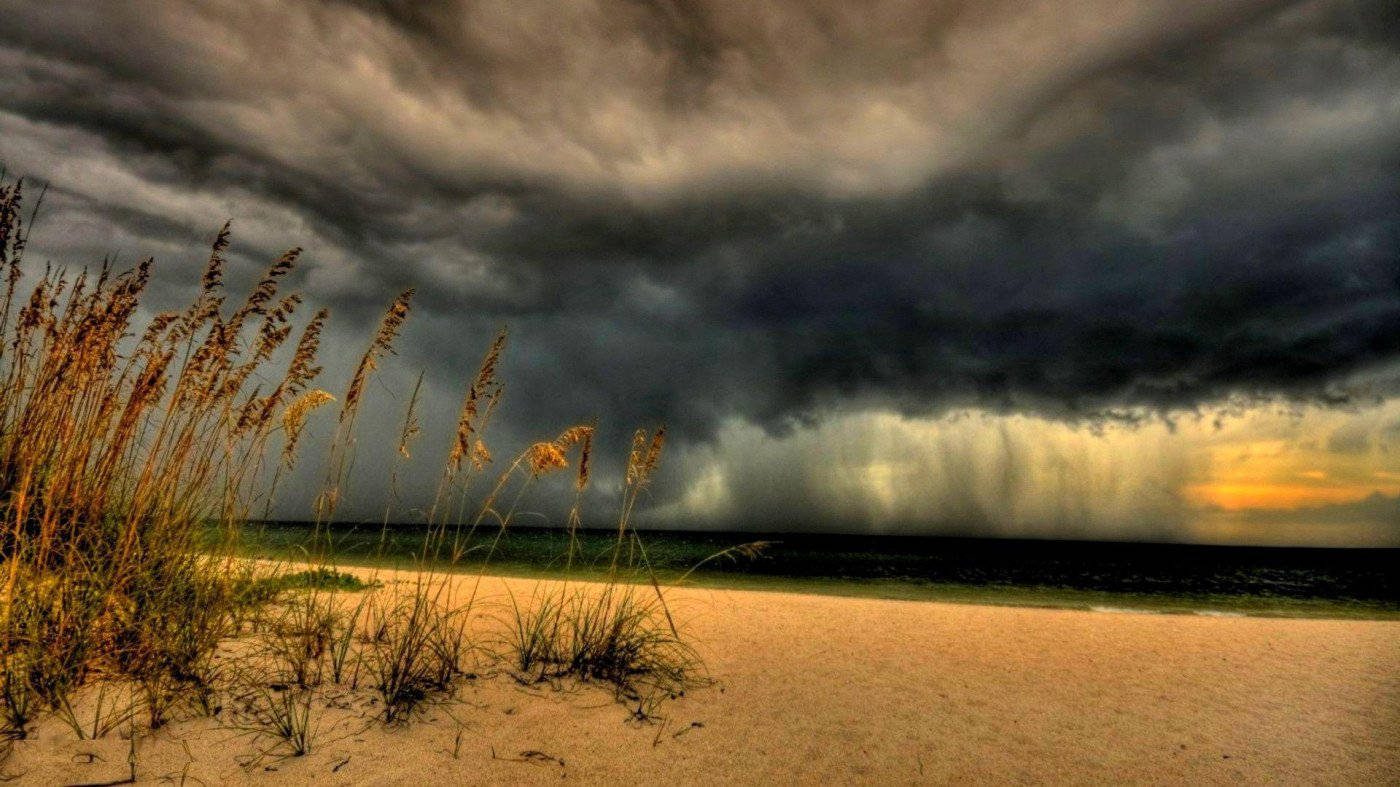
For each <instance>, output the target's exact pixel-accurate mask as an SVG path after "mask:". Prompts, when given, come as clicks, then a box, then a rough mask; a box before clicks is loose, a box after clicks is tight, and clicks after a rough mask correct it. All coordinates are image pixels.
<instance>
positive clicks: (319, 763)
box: [4, 578, 1400, 784]
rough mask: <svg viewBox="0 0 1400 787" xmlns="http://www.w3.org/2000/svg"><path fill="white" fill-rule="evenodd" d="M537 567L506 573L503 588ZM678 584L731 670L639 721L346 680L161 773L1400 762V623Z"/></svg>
mask: <svg viewBox="0 0 1400 787" xmlns="http://www.w3.org/2000/svg"><path fill="white" fill-rule="evenodd" d="M400 579H401V578H400ZM393 581H394V580H391V584H390V588H392V587H393V584H392V582H393ZM534 584H535V583H534V581H532V580H520V579H510V580H503V579H494V578H488V579H487V580H486V581H485V583H484V584H483V588H482V592H483V593H484V594H485V595H486V596H487V597H493V598H497V599H499V598H500V597H501V595H502V594H503V592H504V591H505V589H506V588H507V587H509V588H512V589H514V590H515V592H517V593H521V592H525V593H528V592H529V590H530V589H531V587H532V586H534ZM381 592H383V591H381ZM670 593H671V597H672V599H673V603H674V605H675V608H676V610H677V611H678V614H679V617H680V618H681V619H682V620H683V621H684V624H685V625H686V626H687V628H688V629H689V631H690V632H691V634H692V635H693V636H694V637H695V639H696V641H697V643H698V646H699V648H700V650H701V652H702V653H703V655H704V657H705V659H706V663H707V666H708V669H709V671H710V673H711V675H712V677H713V678H714V679H715V685H713V686H712V687H710V688H705V689H700V690H697V691H693V692H691V693H690V694H689V695H688V696H685V697H683V698H680V699H678V700H675V701H673V702H669V703H667V704H666V705H665V706H663V708H662V710H661V713H662V715H664V716H665V717H666V718H665V720H664V721H662V722H659V723H655V724H637V723H635V722H629V721H628V712H627V710H626V709H625V708H623V707H622V706H621V705H618V704H616V703H615V702H613V701H612V699H611V696H610V694H609V693H608V692H607V691H605V690H603V689H601V688H596V687H586V686H584V687H579V686H562V687H557V688H551V687H548V686H539V687H523V686H520V685H519V684H517V683H516V682H515V681H513V680H511V679H510V678H509V677H507V676H505V675H502V674H496V675H490V674H483V675H481V676H480V677H478V678H477V679H476V680H473V681H469V682H468V683H467V685H466V686H464V687H463V689H462V690H461V691H460V692H459V695H458V697H457V698H456V700H455V701H453V702H451V703H447V704H441V705H437V706H434V707H432V708H430V709H428V710H427V711H426V712H425V713H424V714H423V716H422V717H421V718H420V719H418V720H417V721H416V722H415V723H413V724H411V725H409V726H406V727H402V728H389V729H386V728H384V727H383V726H382V725H375V724H367V723H366V721H365V718H366V717H367V716H368V715H369V714H370V713H371V712H372V709H369V708H366V707H364V705H363V702H362V701H361V700H357V699H356V698H354V697H349V696H346V697H342V698H340V699H339V700H337V698H335V697H333V696H332V697H328V698H327V700H326V701H325V702H322V703H320V705H322V706H324V705H326V704H333V705H343V706H344V707H340V708H336V707H331V708H326V707H320V708H319V709H318V715H319V716H320V722H319V723H320V726H321V731H320V736H319V740H318V742H317V745H316V746H315V748H314V750H313V751H312V752H311V753H310V754H308V755H307V756H305V757H300V758H293V759H285V760H280V761H275V760H272V759H266V760H264V761H263V762H261V763H259V764H258V765H255V766H252V767H244V766H243V765H241V764H240V763H244V762H246V761H247V760H248V758H249V756H250V755H251V754H253V753H254V752H255V750H256V749H255V742H254V741H253V740H251V739H250V738H249V737H248V736H246V735H240V734H239V733H238V732H237V731H231V730H228V729H226V728H222V727H220V726H219V724H218V723H216V722H214V721H212V720H208V719H203V720H191V721H183V722H179V723H176V724H172V725H170V726H169V727H167V728H166V729H164V730H162V731H160V732H158V733H156V734H154V735H152V736H149V737H146V738H142V739H141V740H140V742H139V745H138V750H137V761H138V769H137V772H138V777H139V779H140V780H142V781H152V782H154V781H160V780H170V781H174V782H177V783H178V782H179V781H181V779H182V778H183V779H184V780H185V781H186V783H190V784H197V783H200V782H203V783H204V784H218V783H228V782H239V781H254V782H262V783H271V782H274V781H276V782H292V783H310V782H313V781H314V782H317V783H332V784H336V783H339V784H399V783H414V782H425V781H432V782H443V781H450V782H455V783H463V782H465V783H503V782H523V783H556V782H559V781H561V780H563V781H566V782H582V783H626V782H631V783H668V784H670V783H684V784H693V783H714V782H730V783H782V784H786V783H814V782H823V783H881V784H885V783H924V782H929V783H950V782H957V783H964V782H979V783H1007V782H1012V783H1046V782H1053V783H1088V782H1094V783H1104V782H1108V783H1122V782H1134V783H1143V782H1154V783H1226V782H1229V783H1239V782H1245V783H1265V782H1270V783H1277V782H1286V783H1329V784H1338V783H1350V784H1360V783H1367V784H1381V783H1391V784H1394V783H1397V782H1400V622H1388V621H1328V620H1281V619H1260V618H1211V617H1195V616H1179V615H1153V614H1137V613H1131V612H1126V613H1110V612H1084V611H1057V610H1046V609H1018V608H1005V607H991V606H973V605H953V604H940V603H930V602H910V601H882V600H873V599H854V598H837V597H826V596H809V595H793V594H784V593H763V592H747V591H732V590H723V591H720V590H699V589H685V590H672V591H670ZM128 748H129V744H128V743H127V742H126V741H123V740H121V739H120V737H119V736H117V735H116V734H113V735H111V736H109V737H108V738H106V739H102V740H99V741H96V742H79V741H75V740H74V739H73V734H72V733H71V732H70V731H69V730H67V728H65V727H64V726H63V725H61V724H57V723H55V722H53V721H52V720H50V721H46V722H45V723H44V724H43V725H41V729H40V732H39V734H38V735H37V736H35V737H34V738H32V739H31V740H27V741H22V742H19V743H18V744H17V745H16V750H15V753H14V755H13V756H12V757H11V758H10V760H9V761H8V762H7V763H6V764H5V766H4V770H5V775H12V776H19V777H20V778H21V780H23V781H26V782H29V781H32V782H35V783H56V782H69V783H72V782H104V781H109V780H115V779H120V778H123V777H124V776H126V775H127V765H126V760H127V757H128ZM88 755H93V756H91V757H89V756H88ZM89 760H91V762H89ZM269 769H272V770H269ZM196 780H197V781H196Z"/></svg>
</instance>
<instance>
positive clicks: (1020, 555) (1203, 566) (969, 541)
mask: <svg viewBox="0 0 1400 787" xmlns="http://www.w3.org/2000/svg"><path fill="white" fill-rule="evenodd" d="M494 536H495V532H494V531H491V532H488V533H484V534H479V535H477V536H476V537H475V538H473V539H472V540H471V541H470V542H469V543H467V551H466V552H465V553H464V554H463V555H462V556H461V557H460V558H459V559H458V560H457V561H456V562H455V564H453V565H452V567H454V568H457V569H459V570H473V569H476V568H479V567H480V565H481V563H482V560H483V558H484V557H485V556H486V554H487V551H488V548H489V546H490V544H491V542H492V540H493V538H494ZM449 538H450V536H449ZM641 538H642V540H643V543H644V545H645V549H646V554H647V557H648V559H649V561H650V563H651V565H652V566H653V567H654V568H655V569H656V571H657V573H658V575H659V576H661V578H662V579H663V580H665V579H675V578H676V577H678V576H679V575H681V574H682V573H684V572H685V571H686V570H688V569H689V568H690V567H692V566H694V565H696V564H697V563H699V562H700V561H702V560H704V559H705V558H706V557H708V556H710V555H713V554H714V553H716V552H718V551H720V550H723V549H726V548H728V547H733V546H735V545H737V544H743V543H746V542H752V541H758V540H764V541H769V542H771V543H770V544H768V545H767V546H766V547H765V548H764V549H763V550H762V554H761V555H760V556H758V557H756V558H753V559H748V558H743V557H740V558H738V559H734V560H730V559H727V558H726V559H718V560H712V561H710V562H708V563H705V564H704V566H703V567H702V568H701V570H700V571H699V572H697V573H696V574H695V575H693V577H692V579H696V580H697V581H698V582H699V583H700V584H714V585H728V586H749V587H760V588H762V587H766V586H769V585H771V586H772V588H773V589H796V590H804V589H805V590H815V591H818V592H851V593H853V594H861V595H883V596H894V597H924V596H928V597H938V596H940V595H942V596H947V595H950V594H951V595H955V596H956V595H959V594H962V595H971V596H973V597H976V596H977V595H978V592H979V591H985V592H987V593H992V594H1000V595H1001V596H1004V597H1005V598H1006V599H1009V600H1013V601H1014V600H1017V599H1019V600H1021V601H1027V602H1030V603H1037V602H1036V599H1037V598H1039V599H1042V600H1043V601H1044V603H1049V604H1053V603H1054V602H1055V600H1056V599H1057V598H1058V599H1061V600H1068V599H1075V600H1077V601H1076V603H1078V602H1083V603H1085V604H1091V605H1093V604H1113V603H1114V602H1115V601H1117V602H1120V603H1124V604H1128V605H1131V604H1134V603H1137V604H1142V603H1147V604H1149V605H1153V606H1160V604H1154V603H1153V602H1154V601H1155V602H1173V603H1174V604H1175V605H1178V606H1179V605H1181V604H1183V603H1184V604H1187V605H1188V606H1189V605H1191V604H1195V605H1196V606H1199V607H1206V608H1211V607H1224V608H1241V607H1243V608H1247V609H1250V610H1251V611H1255V610H1263V611H1265V612H1267V611H1269V610H1270V609H1273V610H1274V611H1277V612H1279V613H1284V614H1286V613H1289V612H1290V611H1302V612H1307V609H1306V607H1307V606H1308V605H1310V604H1311V605H1313V606H1315V607H1317V608H1318V609H1321V610H1323V611H1325V610H1326V609H1327V608H1328V605H1331V606H1334V607H1337V608H1339V609H1340V608H1344V607H1350V608H1354V609H1357V610H1361V611H1363V612H1364V611H1365V610H1373V611H1380V612H1386V611H1389V612H1396V613H1400V549H1319V548H1291V547H1242V546H1206V545H1184V544H1141V543H1115V542H1091V541H1033V540H1016V539H989V538H943V537H915V536H879V535H811V534H792V533H771V534H762V533H748V532H744V533H737V532H734V533H714V532H711V533H696V532H677V531H643V533H642V534H641ZM323 541H324V539H323ZM311 543H313V539H312V528H311V527H310V526H309V525H306V524H301V523H265V524H261V525H249V526H248V530H247V533H246V534H245V544H244V548H245V550H246V551H248V552H249V553H255V554H262V555H279V556H288V557H295V556H297V555H298V554H302V553H303V550H304V549H305V548H306V545H308V544H311ZM329 543H330V553H331V554H333V555H334V557H335V559H336V560H339V561H342V562H345V563H379V564H391V565H400V566H402V565H408V564H412V563H415V562H421V560H422V548H423V531H422V529H421V528H416V527H406V526H391V527H390V528H389V529H388V530H387V531H384V532H383V535H382V538H381V527H380V526H378V525H365V526H359V527H352V526H345V525H336V526H334V527H333V529H332V530H331V532H330V537H329ZM568 544H569V536H568V534H567V532H565V531H563V530H558V529H545V528H517V529H513V530H511V531H508V532H507V533H505V535H504V536H503V537H502V538H501V539H500V541H499V542H498V543H496V545H495V548H494V551H492V552H491V557H490V564H491V566H492V567H493V568H494V569H495V570H498V571H502V572H506V573H511V572H514V573H523V574H537V573H546V572H554V571H558V570H559V569H560V568H561V567H562V565H563V562H564V555H565V553H566V551H567V549H568ZM614 544H615V534H613V533H610V532H608V531H581V532H580V534H579V549H578V552H577V554H578V555H580V556H581V557H580V558H579V559H576V561H575V565H576V568H578V569H580V570H581V571H582V572H583V573H585V574H586V573H588V572H589V571H595V572H596V571H600V570H602V568H604V567H606V565H607V563H608V562H609V560H610V558H611V556H612V550H613V545H614ZM319 548H320V547H316V549H319ZM628 552H631V553H632V554H631V558H632V559H633V560H634V561H635V560H636V559H637V557H638V555H637V553H636V547H635V546H634V545H632V544H631V543H630V542H629V543H628V545H627V546H626V547H624V555H627V553H628ZM431 557H434V556H431V555H430V558H431ZM435 557H436V561H433V560H429V562H436V563H437V564H438V565H439V567H442V566H446V565H447V564H448V563H449V562H451V561H450V560H449V559H448V550H447V549H444V550H442V551H440V552H438V553H437V554H436V556H435ZM862 590H865V591H868V592H861V591H862ZM990 600H993V601H995V600H996V599H990ZM1300 605H1301V606H1300ZM1318 605H1321V606H1318Z"/></svg>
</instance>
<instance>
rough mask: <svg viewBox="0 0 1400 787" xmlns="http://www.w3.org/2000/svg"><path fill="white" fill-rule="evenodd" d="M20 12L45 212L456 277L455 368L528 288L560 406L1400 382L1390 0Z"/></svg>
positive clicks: (0, 102) (102, 233) (353, 285)
mask: <svg viewBox="0 0 1400 787" xmlns="http://www.w3.org/2000/svg"><path fill="white" fill-rule="evenodd" d="M0 16H3V18H4V19H5V24H4V26H3V27H2V28H0V69H2V70H3V71H4V73H5V74H6V77H5V79H4V80H3V82H0V159H3V160H4V161H5V162H6V163H7V164H8V166H9V167H10V169H11V170H12V171H20V172H25V173H30V174H33V175H36V176H39V177H42V178H45V179H48V180H50V181H52V183H53V188H54V191H53V195H52V203H53V206H54V207H53V208H52V210H53V213H52V214H51V219H50V220H51V222H52V226H53V227H55V228H56V227H59V226H62V228H63V229H62V230H61V231H60V230H56V229H55V230H54V231H53V232H54V233H55V234H58V235H59V237H55V236H53V235H50V236H48V237H37V236H36V247H37V248H38V249H40V250H41V251H43V252H44V253H48V254H51V255H52V256H54V257H61V258H64V259H65V261H70V262H71V261H80V260H81V259H82V258H83V257H84V256H86V258H87V259H95V258H98V257H100V256H101V255H102V254H103V253H106V252H109V251H112V250H113V248H112V247H113V246H114V245H115V246H120V247H121V248H122V249H123V250H124V251H125V252H127V253H128V254H131V255H135V254H139V253H155V254H157V255H158V256H161V257H162V258H165V257H169V256H172V255H175V254H176V253H177V252H176V250H183V251H182V252H179V253H180V254H184V255H186V256H185V258H186V259H188V258H189V256H188V255H191V254H192V253H193V250H194V249H195V248H197V246H198V245H199V244H200V243H201V242H204V241H206V240H207V238H208V236H209V234H210V232H211V230H212V228H214V227H216V226H217V225H218V223H220V222H221V221H222V220H223V219H224V218H225V217H227V216H232V217H233V218H234V219H235V222H236V227H237V228H238V229H239V231H240V235H239V237H240V238H241V246H240V248H241V250H242V251H243V252H244V253H245V254H246V255H247V257H246V258H245V260H246V264H247V265H248V266H249V267H251V266H252V260H253V259H254V258H263V257H267V256H269V255H271V254H273V253H275V251H276V250H278V249H279V248H281V247H284V246H289V245H294V244H299V245H304V246H306V247H307V248H308V259H309V260H310V262H309V264H310V266H311V268H310V269H309V271H308V272H307V273H306V275H305V278H304V284H305V285H306V287H307V289H308V291H309V294H310V296H311V297H312V299H314V300H319V301H321V302H324V303H327V304H328V305H330V306H331V307H332V308H333V309H337V310H338V311H339V313H341V314H344V315H349V316H350V317H352V318H354V319H357V320H361V321H367V320H368V319H370V315H371V314H372V311H373V310H374V309H375V308H377V307H378V304H380V303H382V302H383V301H384V300H385V299H386V298H387V296H388V294H389V293H390V292H391V291H392V290H393V289H394V288H396V287H399V286H402V285H405V284H410V283H411V284H416V285H418V286H419V287H420V291H421V294H422V296H423V297H422V298H421V300H420V308H421V309H422V310H423V312H420V319H419V323H418V326H417V328H415V329H414V332H412V333H410V336H409V338H410V339H411V341H410V342H409V343H408V344H409V345H411V346H412V347H414V348H416V349H407V350H406V352H407V353H408V358H409V360H410V362H413V363H423V364H426V365H428V366H429V367H430V378H431V379H432V380H434V381H435V382H437V383H440V384H441V385H442V386H446V385H447V384H448V383H449V381H455V380H457V379H459V378H460V376H461V373H462V368H463V367H464V366H467V365H470V363H471V362H472V361H473V360H474V358H475V356H476V354H477V353H478V352H479V348H480V345H481V344H482V343H483V342H484V339H485V335H486V334H487V332H489V330H490V329H491V328H492V327H493V326H494V325H497V324H499V323H500V322H503V321H506V322H509V323H510V324H511V325H512V326H513V328H514V329H515V332H516V337H517V342H516V344H515V347H516V348H517V353H516V355H514V356H513V358H512V362H511V366H510V368H509V371H510V373H511V375H512V379H513V380H514V381H516V382H515V383H514V384H513V385H514V387H513V390H516V391H523V392H544V391H549V392H552V394H551V395H531V394H528V393H526V394H520V395H518V398H517V399H516V400H515V401H514V402H513V403H512V404H513V407H514V409H513V410H512V413H513V415H512V417H513V418H514V419H516V422H517V423H520V424H533V423H549V424H553V423H566V422H568V421H570V420H572V419H575V418H576V417H577V414H579V413H601V414H606V421H605V425H607V426H609V427H610V428H613V429H614V430H616V431H621V430H624V429H626V428H627V427H629V426H630V425H632V424H635V423H641V422H650V421H655V420H663V419H664V420H667V421H669V422H671V423H672V424H674V425H675V426H676V427H677V430H678V434H679V435H681V436H682V438H684V439H688V440H690V441H692V442H698V441H703V440H705V439H706V438H708V437H710V436H712V435H713V434H714V431H715V430H716V428H718V426H719V425H720V424H721V423H723V422H724V421H725V420H726V419H730V418H738V419H743V420H748V421H751V422H756V423H759V424H761V425H763V426H765V427H767V428H769V429H772V430H777V431H781V430H782V429H784V428H786V427H787V426H789V425H791V424H794V423H801V422H804V421H807V420H810V419H813V418H819V417H820V416H821V414H822V413H824V412H831V411H833V410H841V409H844V408H853V407H866V406H880V407H892V408H895V409H898V410H901V411H904V412H909V413H936V412H941V411H943V410H945V409H947V408H949V407H954V406H964V405H967V406H975V407H982V408H987V409H991V410H995V411H1001V412H1008V413H1033V414H1037V415H1045V416H1049V417H1051V418H1069V419H1073V420H1077V419H1085V418H1098V417H1101V416H1104V415H1123V414H1138V413H1141V412H1144V411H1149V412H1150V411H1156V412H1164V413H1171V412H1176V411H1180V410H1182V409H1188V410H1189V409H1196V408H1201V407H1212V406H1215V405H1219V404H1220V403H1222V402H1226V401H1229V400H1239V399H1240V398H1256V397H1263V398H1272V397H1286V398H1293V399H1297V400H1306V401H1315V402H1319V401H1320V402H1339V401H1345V400H1348V399H1351V398H1354V397H1356V396H1358V395H1360V396H1375V395H1377V394H1380V395H1385V394H1388V393H1392V392H1394V391H1395V390H1396V387H1395V386H1396V383H1395V380H1394V378H1393V377H1387V376H1386V375H1387V374H1393V369H1394V363H1395V361H1396V360H1397V358H1400V56H1397V55H1400V22H1397V14H1396V13H1395V8H1394V4H1393V3H1392V2H1389V1H1388V0H1376V1H1374V2H1308V3H1280V2H1227V3H1218V2H1212V3H1205V2H1201V3H1180V2H1157V3H1154V2H1141V3H1133V4H1122V3H1109V2H1093V1H1091V0H1083V1H1082V2H1078V3H1070V4H1065V3H1051V2H1045V3H1025V2H978V3H961V2H933V3H929V2H905V3H899V2H878V3H873V4H851V3H846V2H829V3H823V2H818V3H798V2H781V1H775V2H766V3H752V4H749V3H743V4H729V3H705V2H640V0H638V1H623V0H616V1H612V0H598V1H597V2H592V3H576V4H574V3H571V4H565V5H562V6H561V5H560V4H557V3H486V2H482V3H474V2H450V3H449V2H428V3H423V2H390V1H387V0H386V1H385V2H372V1H371V0H358V1H356V2H319V3H318V2H294V3H280V2H279V3H273V2H267V3H248V2H237V3H234V2H228V3H204V4H197V5H195V6H183V5H177V4H169V3H158V2H153V3H149V4H142V3H124V4H121V5H120V6H116V5H106V4H96V3H86V2H72V3H67V2H44V3H28V2H13V1H10V0H0ZM40 235H43V233H42V232H41V233H40ZM161 275H162V276H163V277H164V279H163V281H164V282H166V284H165V285H163V286H168V287H170V288H171V292H172V297H173V293H175V292H177V291H178V285H177V284H175V283H174V282H175V280H176V279H178V278H182V277H183V278H188V270H187V269H178V268H177V267H176V266H170V267H169V269H168V270H164V271H163V272H162V274H161ZM463 337H470V340H466V339H464V338H463ZM1387 370H1390V371H1387ZM1362 378H1364V379H1365V381H1366V383H1367V385H1366V386H1364V387H1358V383H1357V380H1358V379H1362ZM561 392H566V393H567V396H565V395H562V393H561ZM615 433H616V432H615Z"/></svg>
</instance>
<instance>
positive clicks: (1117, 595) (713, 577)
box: [247, 555, 1400, 621]
mask: <svg viewBox="0 0 1400 787" xmlns="http://www.w3.org/2000/svg"><path fill="white" fill-rule="evenodd" d="M247 559H252V560H257V561H266V562H276V560H277V559H276V558H270V557H267V556H254V555H250V556H247ZM303 564H304V565H306V566H311V565H313V564H311V563H307V562H306V560H305V559H304V558H296V559H290V558H289V559H287V560H286V561H285V565H288V566H295V565H303ZM325 565H327V566H329V567H333V568H337V569H378V570H386V571H394V572H413V571H416V570H417V569H416V568H414V567H413V566H411V565H405V564H404V563H403V562H402V561H394V560H391V559H383V560H380V561H375V560H372V559H363V560H356V559H349V560H344V559H337V560H327V562H326V563H325ZM430 571H432V572H433V573H439V574H453V575H459V576H475V575H477V574H481V575H482V576H486V577H497V578H509V579H521V580H539V581H559V580H564V579H567V580H568V581H570V582H575V581H577V582H600V581H604V580H605V579H606V573H605V572H603V571H601V570H599V571H586V570H579V569H575V570H574V572H573V573H572V574H570V575H568V576H567V577H566V576H564V574H563V572H562V571H560V570H555V569H551V568H541V567H539V566H534V565H527V564H512V563H496V564H491V565H488V566H486V567H484V570H483V567H482V566H480V565H472V564H458V565H455V566H451V565H445V564H441V563H439V564H435V565H433V566H431V567H430ZM673 579H674V578H673V577H670V578H668V577H666V576H658V581H659V582H660V584H661V585H662V587H665V588H668V589H670V588H677V589H688V588H695V589H705V590H738V591H747V592H755V593H794V594H801V595H813V596H825V597H833V598H855V599H873V600H886V601H927V602H934V603H945V604H965V605H970V606H991V607H1006V608H1011V609H1051V610H1077V611H1083V612H1107V613H1113V612H1126V611H1132V612H1138V613H1141V614H1154V615H1183V616H1199V617H1217V616H1218V617H1238V616H1242V617H1249V618H1274V619H1298V620H1375V621H1395V620H1400V601H1397V602H1396V603H1394V604H1393V605H1387V604H1383V603H1379V602H1368V601H1358V600H1344V599H1328V598H1290V597H1277V596H1276V597H1265V596H1249V595H1209V596H1201V595H1192V594H1171V593H1159V594H1148V593H1133V592H1115V591H1093V590H1081V589H1076V588H1062V587H1047V586H1024V585H970V584H956V583H940V582H930V581H925V580H919V579H913V578H890V579H866V578H839V577H788V576H778V575H772V574H741V573H737V572H703V571H701V572H697V573H696V574H694V575H692V576H691V578H690V579H689V580H688V581H687V582H686V583H685V584H684V585H678V584H675V583H674V581H668V580H673ZM647 581H648V580H645V579H638V580H636V582H637V583H639V584H642V583H646V582H647Z"/></svg>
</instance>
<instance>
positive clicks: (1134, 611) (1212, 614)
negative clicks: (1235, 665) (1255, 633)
mask: <svg viewBox="0 0 1400 787" xmlns="http://www.w3.org/2000/svg"><path fill="white" fill-rule="evenodd" d="M1089 611H1090V612H1116V613H1118V614H1120V615H1184V614H1191V615H1200V616H1201V617H1206V618H1244V617H1249V616H1248V615H1246V614H1245V613H1243V612H1231V611H1227V610H1223V609H1192V610H1185V609H1141V608H1139V607H1112V606H1108V605H1104V604H1098V605H1094V606H1091V607H1089Z"/></svg>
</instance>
